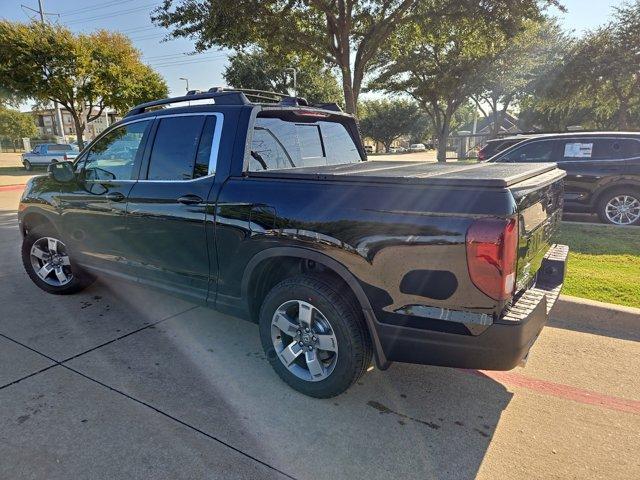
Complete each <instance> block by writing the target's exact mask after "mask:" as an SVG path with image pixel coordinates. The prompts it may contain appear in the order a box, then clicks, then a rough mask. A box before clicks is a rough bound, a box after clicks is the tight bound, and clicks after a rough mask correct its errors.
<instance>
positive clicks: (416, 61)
mask: <svg viewBox="0 0 640 480" xmlns="http://www.w3.org/2000/svg"><path fill="white" fill-rule="evenodd" d="M479 22H481V19H475V18H472V17H468V16H459V17H456V18H452V19H451V20H449V21H440V20H434V19H433V18H431V17H430V16H428V15H424V16H420V17H419V18H418V19H416V21H415V22H412V23H411V24H410V25H408V26H407V27H406V28H403V29H402V30H401V31H400V32H399V35H398V37H397V39H396V42H395V45H394V46H393V47H392V49H391V50H390V52H389V53H388V55H387V56H386V58H384V59H383V64H382V68H381V70H380V73H379V75H378V76H377V77H376V79H375V80H373V82H372V85H373V88H378V89H382V90H386V91H388V92H398V93H400V92H402V93H407V94H409V95H410V96H411V97H413V98H414V99H415V100H416V101H417V102H418V103H419V105H420V107H421V108H422V109H424V111H426V112H427V114H428V115H429V117H430V118H431V120H432V123H433V125H434V129H435V133H436V137H437V139H438V161H440V162H444V161H446V143H447V137H448V136H449V133H450V130H451V120H452V118H453V116H454V114H455V113H456V111H457V110H458V108H459V107H460V106H461V105H463V104H464V103H466V102H467V100H468V99H469V97H470V96H471V95H472V94H474V93H476V92H477V91H478V88H479V87H478V82H479V80H480V78H481V76H482V75H481V73H482V69H483V67H484V65H486V62H487V59H488V58H490V57H491V55H492V54H493V50H492V48H493V38H492V37H489V36H488V33H489V32H488V31H487V27H488V25H487V24H485V25H484V27H485V28H478V23H479ZM494 35H495V34H494Z"/></svg>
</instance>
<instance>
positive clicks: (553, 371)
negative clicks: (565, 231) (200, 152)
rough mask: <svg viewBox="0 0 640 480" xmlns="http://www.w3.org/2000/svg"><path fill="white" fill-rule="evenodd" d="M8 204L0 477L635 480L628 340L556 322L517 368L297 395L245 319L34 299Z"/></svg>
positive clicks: (111, 290) (397, 377) (636, 443)
mask: <svg viewBox="0 0 640 480" xmlns="http://www.w3.org/2000/svg"><path fill="white" fill-rule="evenodd" d="M19 194H20V192H19V191H0V309H1V310H0V478H8V479H9V478H10V479H19V478H38V479H40V478H46V479H55V478H61V479H62V478H64V479H68V478H154V479H156V478H172V479H175V478H225V479H227V478H256V479H258V478H260V479H261V478H287V477H289V478H296V479H323V480H324V479H342V478H344V479H357V478H367V479H378V478H379V479H387V478H398V479H400V478H402V479H405V478H407V479H424V478H443V479H469V478H481V479H495V478H501V479H502V478H506V479H519V478H527V479H530V478H545V479H546V478H558V479H560V478H562V479H565V478H585V479H587V478H589V479H593V478H603V479H627V478H628V479H632V478H639V477H640V461H639V458H638V455H637V452H638V451H640V435H639V433H638V432H640V378H639V376H638V375H637V372H638V367H640V360H639V359H640V343H638V342H637V341H634V340H632V339H637V338H638V337H637V331H636V332H626V331H624V330H623V331H620V330H616V329H615V328H610V329H607V328H603V329H599V330H594V329H593V328H589V329H585V328H583V326H582V325H581V324H580V323H579V322H575V321H571V322H569V321H564V320H562V319H558V320H556V321H554V322H552V323H551V326H549V327H546V328H545V329H544V331H543V332H542V334H541V336H540V338H539V340H538V342H537V343H536V345H535V346H534V348H533V351H532V353H531V356H530V358H529V362H528V365H527V366H526V368H524V369H520V368H519V369H516V370H513V371H511V372H497V373H496V372H468V371H461V370H455V369H446V368H435V367H424V366H414V365H401V364H395V365H393V366H392V367H391V368H390V369H389V370H388V371H386V372H379V371H376V370H374V371H372V372H368V373H367V374H366V375H365V376H364V377H363V378H362V379H361V381H360V382H359V383H358V384H357V385H355V386H354V387H353V388H352V389H351V390H350V391H348V392H347V393H346V394H343V395H341V396H339V397H337V398H334V399H330V400H315V399H309V398H307V397H304V396H302V395H300V394H298V393H296V392H294V391H293V390H291V389H289V388H288V387H286V386H285V385H284V384H283V383H282V382H281V381H280V380H279V379H278V377H277V376H276V375H275V373H273V372H272V370H271V368H270V367H269V365H268V364H267V362H266V360H265V358H264V356H263V354H262V350H261V347H260V343H259V339H258V334H257V327H256V326H255V325H253V324H250V323H248V322H244V321H241V320H237V319H234V318H232V317H228V316H225V315H221V314H218V313H216V312H214V311H211V310H207V309H204V308H201V307H195V306H194V305H192V304H189V303H187V302H183V301H179V300H176V299H174V298H171V297H168V296H166V295H164V294H162V293H158V292H155V291H152V290H147V289H144V288H142V287H139V286H136V285H131V284H125V283H121V282H114V281H110V280H102V281H99V282H97V283H96V284H95V285H93V286H92V287H90V288H89V289H87V290H86V291H84V292H82V293H80V294H78V295H74V296H68V297H59V296H52V295H47V294H45V293H44V292H42V291H40V290H39V289H38V288H37V287H35V285H33V284H32V283H31V282H30V280H29V279H28V277H27V275H26V274H25V273H24V272H23V271H22V266H21V265H20V261H19V258H18V247H19V240H20V238H19V233H18V230H17V226H16V223H15V218H16V216H15V208H16V205H17V200H18V197H19ZM1 209H4V210H1Z"/></svg>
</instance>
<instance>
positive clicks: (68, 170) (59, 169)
mask: <svg viewBox="0 0 640 480" xmlns="http://www.w3.org/2000/svg"><path fill="white" fill-rule="evenodd" d="M47 172H48V174H49V177H51V178H53V179H54V180H55V181H56V182H62V183H67V182H71V181H72V180H73V179H74V178H75V177H76V175H75V173H73V164H72V163H71V162H56V163H50V164H49V166H48V167H47Z"/></svg>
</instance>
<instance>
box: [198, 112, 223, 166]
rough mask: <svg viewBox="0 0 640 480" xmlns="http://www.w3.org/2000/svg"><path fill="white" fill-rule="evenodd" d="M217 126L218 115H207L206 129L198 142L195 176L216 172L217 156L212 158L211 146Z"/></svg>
mask: <svg viewBox="0 0 640 480" xmlns="http://www.w3.org/2000/svg"><path fill="white" fill-rule="evenodd" d="M215 128H216V117H214V116H213V115H210V116H207V119H206V120H205V122H204V130H203V131H202V136H201V137H200V143H199V144H198V153H197V154H196V166H195V168H194V170H193V178H199V177H206V176H207V175H211V174H214V173H216V161H217V160H218V159H217V158H211V147H212V145H213V134H214V131H215Z"/></svg>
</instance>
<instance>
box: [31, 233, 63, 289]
mask: <svg viewBox="0 0 640 480" xmlns="http://www.w3.org/2000/svg"><path fill="white" fill-rule="evenodd" d="M30 259H31V266H32V267H33V271H34V272H35V274H36V275H37V276H38V278H40V280H42V281H43V282H45V283H46V284H48V285H51V286H53V287H63V286H64V285H67V284H68V283H69V282H71V280H73V273H72V272H71V260H70V259H69V255H68V254H67V248H66V246H65V244H64V243H62V242H61V241H60V240H58V239H56V238H53V237H42V238H39V239H38V240H36V241H35V242H33V245H32V246H31V252H30Z"/></svg>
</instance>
